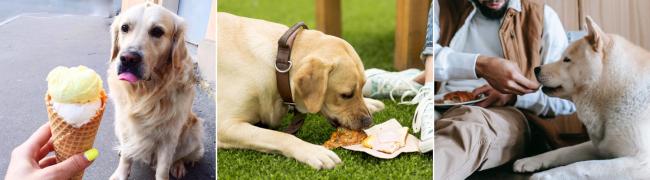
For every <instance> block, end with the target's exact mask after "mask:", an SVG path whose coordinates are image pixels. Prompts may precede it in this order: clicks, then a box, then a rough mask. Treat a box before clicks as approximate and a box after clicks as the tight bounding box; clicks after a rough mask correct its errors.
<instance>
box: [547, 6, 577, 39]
mask: <svg viewBox="0 0 650 180" xmlns="http://www.w3.org/2000/svg"><path fill="white" fill-rule="evenodd" d="M546 4H547V5H548V6H550V7H551V8H552V9H553V10H555V12H556V13H557V15H558V16H559V17H560V20H561V21H562V24H563V25H564V30H565V31H578V30H579V29H580V26H579V24H580V17H579V12H580V11H579V7H578V0H546Z"/></svg>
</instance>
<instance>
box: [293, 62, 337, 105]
mask: <svg viewBox="0 0 650 180" xmlns="http://www.w3.org/2000/svg"><path fill="white" fill-rule="evenodd" d="M302 61H303V62H304V63H302V65H301V66H300V67H297V68H298V71H297V72H296V73H295V75H294V76H293V78H292V81H293V83H292V84H293V85H294V86H295V88H294V89H295V93H296V95H298V96H300V97H302V103H304V105H305V107H306V108H307V111H309V112H310V113H316V112H318V111H320V109H321V108H322V106H323V103H324V102H325V92H326V91H327V81H328V79H329V73H330V71H331V70H332V63H329V62H326V61H325V60H324V59H321V58H317V57H306V58H304V59H303V60H302ZM298 103H300V102H298Z"/></svg>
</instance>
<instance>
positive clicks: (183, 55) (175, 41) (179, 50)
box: [169, 17, 189, 69]
mask: <svg viewBox="0 0 650 180" xmlns="http://www.w3.org/2000/svg"><path fill="white" fill-rule="evenodd" d="M185 28H186V25H185V21H184V20H183V19H182V18H180V17H177V18H176V23H175V28H174V34H173V36H172V46H171V53H170V59H169V60H170V61H171V63H172V64H173V66H174V68H175V69H182V68H183V63H184V61H185V60H187V59H188V58H189V54H188V53H187V48H186V47H185Z"/></svg>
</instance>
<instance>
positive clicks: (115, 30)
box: [109, 16, 121, 62]
mask: <svg viewBox="0 0 650 180" xmlns="http://www.w3.org/2000/svg"><path fill="white" fill-rule="evenodd" d="M119 23H120V16H115V19H113V24H111V30H110V31H111V32H110V33H111V59H110V60H109V61H111V62H112V61H113V60H114V59H115V58H116V57H117V53H120V43H119V37H117V36H118V34H119V33H120V26H121V25H120V24H119Z"/></svg>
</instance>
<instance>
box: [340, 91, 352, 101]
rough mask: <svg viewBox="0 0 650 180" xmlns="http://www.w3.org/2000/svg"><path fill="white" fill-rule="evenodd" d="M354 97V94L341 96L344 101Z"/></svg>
mask: <svg viewBox="0 0 650 180" xmlns="http://www.w3.org/2000/svg"><path fill="white" fill-rule="evenodd" d="M352 97H354V92H351V93H346V94H341V98H343V99H350V98H352Z"/></svg>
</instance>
